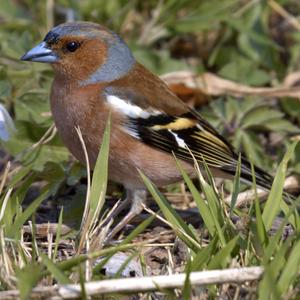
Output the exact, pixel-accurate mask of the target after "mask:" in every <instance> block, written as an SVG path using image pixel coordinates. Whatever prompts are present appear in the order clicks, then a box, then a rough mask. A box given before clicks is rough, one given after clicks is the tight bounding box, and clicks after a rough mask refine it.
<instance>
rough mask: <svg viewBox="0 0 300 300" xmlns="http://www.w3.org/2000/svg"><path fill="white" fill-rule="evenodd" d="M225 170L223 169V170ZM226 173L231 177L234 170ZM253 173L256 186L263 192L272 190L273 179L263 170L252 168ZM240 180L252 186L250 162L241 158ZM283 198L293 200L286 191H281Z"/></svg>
mask: <svg viewBox="0 0 300 300" xmlns="http://www.w3.org/2000/svg"><path fill="white" fill-rule="evenodd" d="M237 162H238V158H237V159H236V164H237ZM224 170H225V168H224ZM226 171H227V172H230V173H231V174H232V175H234V174H235V172H236V170H233V169H231V170H229V169H227V168H226ZM254 172H255V181H256V185H257V186H258V187H259V188H261V189H263V190H265V191H270V190H271V188H272V184H273V181H274V178H273V177H272V176H271V175H270V174H268V173H267V172H266V171H264V170H263V169H261V168H259V167H257V166H254ZM240 178H241V180H242V181H244V182H246V183H247V184H250V185H251V184H253V176H252V170H251V164H250V162H249V161H248V160H247V159H246V158H245V157H242V158H241V175H240ZM283 197H284V199H285V200H287V201H288V200H292V199H294V196H292V195H291V194H289V193H288V192H286V191H283Z"/></svg>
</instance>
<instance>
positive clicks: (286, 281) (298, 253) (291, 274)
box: [278, 240, 300, 294]
mask: <svg viewBox="0 0 300 300" xmlns="http://www.w3.org/2000/svg"><path fill="white" fill-rule="evenodd" d="M299 266H300V240H298V241H297V242H295V245H294V246H293V248H292V250H291V252H290V255H289V257H288V259H287V262H286V264H285V266H284V269H283V271H282V274H281V276H280V278H279V281H278V289H279V290H280V291H281V293H282V294H284V293H285V292H286V291H287V290H288V288H289V286H290V284H291V282H292V281H293V279H294V278H296V277H297V274H298V272H299Z"/></svg>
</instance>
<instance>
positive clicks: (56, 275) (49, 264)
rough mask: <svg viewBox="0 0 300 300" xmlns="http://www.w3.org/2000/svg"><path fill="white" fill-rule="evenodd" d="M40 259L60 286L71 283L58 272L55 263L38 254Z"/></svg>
mask: <svg viewBox="0 0 300 300" xmlns="http://www.w3.org/2000/svg"><path fill="white" fill-rule="evenodd" d="M39 255H40V257H41V259H42V263H43V264H44V265H45V266H46V267H47V269H48V270H49V272H50V273H51V275H52V276H53V277H54V278H55V279H56V280H57V281H58V282H59V283H60V284H68V283H71V281H70V280H69V278H68V277H67V276H66V275H65V274H64V273H63V272H62V270H60V268H59V267H58V266H57V265H55V263H54V262H53V261H52V260H51V259H49V258H48V256H47V255H46V254H45V253H43V252H40V254H39Z"/></svg>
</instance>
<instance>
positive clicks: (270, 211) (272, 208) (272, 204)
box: [262, 142, 297, 231]
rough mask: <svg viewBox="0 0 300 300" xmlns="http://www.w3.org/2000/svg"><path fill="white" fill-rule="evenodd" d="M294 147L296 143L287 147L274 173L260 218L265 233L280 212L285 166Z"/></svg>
mask: <svg viewBox="0 0 300 300" xmlns="http://www.w3.org/2000/svg"><path fill="white" fill-rule="evenodd" d="M296 145H297V142H294V143H293V144H292V145H291V146H290V147H289V149H288V151H287V153H286V154H285V156H284V158H283V160H282V162H281V163H280V165H279V167H278V169H277V172H276V176H275V179H274V182H273V185H272V188H271V192H270V194H269V197H268V199H267V202H266V205H265V207H264V211H263V215H262V218H263V221H264V224H265V228H266V230H267V231H268V230H269V229H270V228H271V226H272V223H273V221H274V219H275V217H276V216H277V214H278V213H279V211H280V205H281V202H282V192H283V186H284V181H285V175H286V170H287V164H288V161H289V160H290V159H291V157H292V155H293V153H294V150H295V147H296Z"/></svg>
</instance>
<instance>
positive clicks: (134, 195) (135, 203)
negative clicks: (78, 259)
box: [106, 189, 147, 240]
mask: <svg viewBox="0 0 300 300" xmlns="http://www.w3.org/2000/svg"><path fill="white" fill-rule="evenodd" d="M126 192H127V195H126V199H125V200H124V201H128V200H130V201H131V207H130V211H129V212H128V213H127V215H126V216H125V217H124V218H123V219H122V221H121V222H120V223H118V224H117V225H116V226H115V227H114V228H113V230H112V231H111V232H110V233H109V234H108V237H107V239H106V240H111V239H112V238H113V237H114V236H115V235H116V234H117V233H118V232H119V231H120V230H121V229H123V228H124V227H125V226H126V225H127V224H128V223H129V222H130V221H131V220H132V219H133V218H134V217H135V216H137V215H139V214H140V213H141V211H142V210H143V204H145V203H146V200H147V192H146V191H145V190H143V189H138V190H127V191H126Z"/></svg>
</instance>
